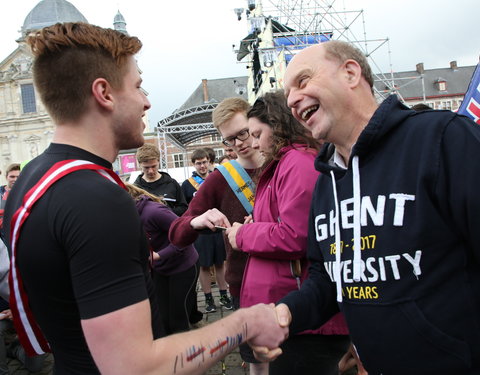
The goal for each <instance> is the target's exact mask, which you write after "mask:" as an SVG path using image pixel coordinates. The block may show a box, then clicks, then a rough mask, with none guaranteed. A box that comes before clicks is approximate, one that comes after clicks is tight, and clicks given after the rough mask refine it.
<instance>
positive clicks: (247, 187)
mask: <svg viewBox="0 0 480 375" xmlns="http://www.w3.org/2000/svg"><path fill="white" fill-rule="evenodd" d="M217 169H218V170H219V171H220V173H221V174H222V175H223V177H224V178H225V180H226V181H227V183H228V185H229V186H230V188H231V189H232V191H233V192H234V194H235V195H236V196H237V198H238V200H239V201H240V203H241V204H242V206H243V208H245V211H247V214H248V215H251V213H252V212H253V202H254V201H255V184H254V182H253V181H252V179H251V178H250V176H249V175H248V173H247V171H246V170H245V169H244V168H243V167H242V166H241V165H240V164H239V163H238V162H237V161H236V160H230V161H227V162H225V163H223V164H220V165H219V166H217Z"/></svg>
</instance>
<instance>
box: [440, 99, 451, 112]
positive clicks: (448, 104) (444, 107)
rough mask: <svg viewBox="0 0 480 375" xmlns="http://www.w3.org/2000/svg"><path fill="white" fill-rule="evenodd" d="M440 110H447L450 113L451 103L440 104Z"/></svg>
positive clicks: (448, 101)
mask: <svg viewBox="0 0 480 375" xmlns="http://www.w3.org/2000/svg"><path fill="white" fill-rule="evenodd" d="M440 108H441V109H448V110H449V111H451V110H452V102H451V101H450V100H447V101H445V102H442V106H441V107H440Z"/></svg>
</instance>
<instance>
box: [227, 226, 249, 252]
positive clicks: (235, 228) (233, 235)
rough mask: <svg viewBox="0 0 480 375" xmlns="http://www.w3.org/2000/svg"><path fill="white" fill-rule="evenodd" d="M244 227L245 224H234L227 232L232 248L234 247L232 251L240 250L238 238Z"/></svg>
mask: <svg viewBox="0 0 480 375" xmlns="http://www.w3.org/2000/svg"><path fill="white" fill-rule="evenodd" d="M242 225H244V224H240V223H233V225H232V227H231V228H228V229H227V231H226V232H225V233H226V235H227V237H228V242H230V246H232V249H234V250H239V249H238V245H237V239H236V237H237V232H238V230H239V229H240V228H241V227H242Z"/></svg>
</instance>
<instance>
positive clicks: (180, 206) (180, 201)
mask: <svg viewBox="0 0 480 375" xmlns="http://www.w3.org/2000/svg"><path fill="white" fill-rule="evenodd" d="M174 183H175V191H176V195H175V199H176V202H175V205H174V206H173V208H172V210H173V212H175V214H176V215H177V216H182V215H183V214H184V213H185V211H187V208H188V204H187V200H186V199H185V195H183V191H182V188H181V187H180V185H179V184H178V182H177V181H174Z"/></svg>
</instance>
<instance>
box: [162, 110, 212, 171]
mask: <svg viewBox="0 0 480 375" xmlns="http://www.w3.org/2000/svg"><path fill="white" fill-rule="evenodd" d="M216 106H217V103H208V104H204V105H200V106H196V107H191V108H187V109H185V110H183V111H178V112H174V113H173V114H172V115H170V116H168V117H166V118H164V119H163V120H160V121H159V122H158V125H157V127H156V132H157V142H158V148H159V150H160V169H161V170H166V171H168V159H167V157H168V155H167V143H168V142H170V143H172V144H173V145H175V146H176V147H178V148H179V149H180V150H182V151H183V152H184V159H186V157H185V153H186V148H185V146H186V145H187V144H189V143H191V142H194V141H195V140H197V139H199V138H202V137H205V136H208V135H211V134H217V133H218V132H217V130H216V129H215V127H214V126H213V123H212V121H211V118H212V116H211V113H212V111H213V110H214V109H215V107H216ZM192 119H193V120H194V122H193V123H189V122H191V121H192ZM198 120H200V121H198ZM202 120H203V121H202Z"/></svg>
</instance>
